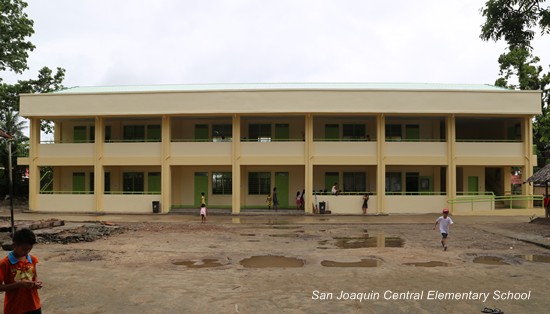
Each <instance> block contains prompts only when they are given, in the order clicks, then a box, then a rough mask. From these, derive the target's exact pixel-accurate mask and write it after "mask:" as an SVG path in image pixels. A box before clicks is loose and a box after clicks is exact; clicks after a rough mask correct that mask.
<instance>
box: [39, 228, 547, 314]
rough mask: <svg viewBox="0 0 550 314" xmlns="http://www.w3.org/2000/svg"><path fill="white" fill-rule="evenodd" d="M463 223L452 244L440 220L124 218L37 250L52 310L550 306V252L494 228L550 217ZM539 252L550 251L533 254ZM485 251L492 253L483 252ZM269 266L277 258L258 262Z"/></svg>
mask: <svg viewBox="0 0 550 314" xmlns="http://www.w3.org/2000/svg"><path fill="white" fill-rule="evenodd" d="M455 222H457V223H455V225H453V226H452V228H451V233H450V236H449V249H448V251H443V250H442V248H441V244H440V243H439V240H440V235H439V233H438V231H434V230H432V226H433V225H432V223H431V222H426V223H414V224H402V223H400V224H391V223H390V224H376V223H369V222H366V223H357V224H324V223H323V222H320V223H316V224H295V223H292V222H289V221H287V220H286V219H285V218H284V217H279V218H274V219H272V220H269V222H267V223H257V224H231V223H225V224H214V223H207V224H204V225H201V224H200V223H199V222H198V221H197V222H187V223H181V222H179V223H168V222H155V223H119V224H120V225H122V226H123V227H125V231H124V232H123V233H120V234H116V235H112V236H110V237H108V238H105V239H101V240H98V241H94V242H83V243H76V244H55V243H54V244H51V243H50V244H37V245H36V246H35V248H34V249H33V254H34V255H36V256H37V257H38V258H39V259H40V261H41V262H40V264H39V267H38V271H39V275H40V277H41V278H42V280H43V281H44V288H43V289H42V290H40V295H41V298H42V305H43V310H44V313H480V311H481V310H483V309H484V308H485V307H490V308H495V307H496V308H499V309H501V310H502V311H504V312H505V313H545V312H547V311H548V307H549V306H550V299H548V297H547V296H548V291H547V289H548V278H550V267H549V265H548V263H547V262H548V259H550V251H549V250H548V249H545V248H543V247H540V246H537V245H534V244H529V243H524V242H521V241H518V240H514V239H511V238H508V237H505V236H502V235H495V234H494V233H493V232H489V231H487V229H491V230H493V231H494V230H496V229H498V230H505V231H507V232H510V231H513V232H522V233H530V234H533V235H537V236H542V237H550V227H549V226H548V225H545V224H530V223H527V222H524V223H484V224H473V223H472V224H460V218H456V219H455ZM401 246H402V247H401ZM533 255H534V256H535V258H534V259H535V260H537V259H546V262H536V261H527V260H525V259H524V257H525V256H527V258H528V259H529V257H530V256H533ZM254 256H267V257H260V258H252V257H254ZM284 257H287V258H288V259H285V258H284ZM480 257H481V259H482V260H483V257H485V259H486V260H488V261H485V262H488V263H492V264H483V263H476V262H474V261H477V260H478V259H479V258H480ZM487 257H490V258H487ZM251 258H252V259H251ZM499 258H500V259H499ZM265 263H273V264H271V265H270V264H265ZM410 263H421V264H418V265H417V266H414V265H411V264H410ZM422 263H427V264H422ZM498 263H501V264H503V265H498ZM266 265H267V266H275V267H258V266H266ZM254 266H256V267H254ZM282 266H293V267H282ZM329 266H336V267H329ZM367 266H371V267H367ZM372 266H374V267H372ZM427 266H433V267H427ZM497 291H498V292H497ZM342 293H344V295H345V296H346V297H347V299H339V297H340V295H341V294H342ZM438 293H440V294H438ZM485 294H487V299H484V298H485V297H484V296H485ZM438 296H440V297H443V298H444V299H443V300H440V299H438ZM415 298H416V299H415ZM503 298H505V299H503ZM522 298H523V300H522Z"/></svg>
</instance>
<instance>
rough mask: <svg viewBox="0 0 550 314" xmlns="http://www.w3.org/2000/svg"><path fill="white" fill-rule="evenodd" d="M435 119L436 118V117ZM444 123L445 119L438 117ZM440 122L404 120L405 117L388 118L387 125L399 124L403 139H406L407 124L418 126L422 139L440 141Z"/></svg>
mask: <svg viewBox="0 0 550 314" xmlns="http://www.w3.org/2000/svg"><path fill="white" fill-rule="evenodd" d="M434 118H435V117H434ZM437 118H438V119H441V121H444V118H442V117H441V118H440V117H437ZM439 123H440V120H425V119H415V118H414V117H410V118H404V117H399V118H396V117H392V116H388V117H386V125H388V124H399V125H401V134H402V135H403V138H406V131H405V130H406V126H407V124H412V125H418V127H419V131H420V138H424V139H439V138H440V130H439Z"/></svg>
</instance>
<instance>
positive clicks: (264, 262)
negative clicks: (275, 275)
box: [239, 255, 306, 268]
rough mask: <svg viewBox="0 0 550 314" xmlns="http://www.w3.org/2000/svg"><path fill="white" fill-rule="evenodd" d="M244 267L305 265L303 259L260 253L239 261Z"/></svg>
mask: <svg viewBox="0 0 550 314" xmlns="http://www.w3.org/2000/svg"><path fill="white" fill-rule="evenodd" d="M239 263H240V264H241V265H243V266H244V267H248V268H267V267H279V268H287V267H303V266H304V265H305V263H306V262H305V260H303V259H299V258H294V257H286V256H277V255H260V256H252V257H249V258H245V259H243V260H241V261H240V262H239Z"/></svg>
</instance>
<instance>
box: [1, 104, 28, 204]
mask: <svg viewBox="0 0 550 314" xmlns="http://www.w3.org/2000/svg"><path fill="white" fill-rule="evenodd" d="M25 127H26V122H25V121H24V120H22V119H21V117H20V116H19V113H18V112H17V111H14V110H13V109H7V110H4V111H2V112H1V113H0V129H2V130H3V131H4V132H6V133H8V134H10V135H11V136H13V138H14V139H13V140H10V141H9V142H11V145H12V147H11V149H12V165H13V169H14V171H13V186H14V191H17V192H16V194H23V193H26V192H28V191H22V190H21V187H22V185H23V175H24V173H25V170H26V169H25V168H24V167H18V166H17V157H23V156H27V155H28V154H27V152H28V147H29V145H28V142H29V138H28V137H27V136H25V134H24V133H23V130H24V129H25ZM9 142H8V141H7V140H3V141H0V166H1V167H2V168H3V169H5V170H7V169H8V167H9V162H8V158H9V157H8V143H9ZM7 174H8V171H3V173H2V176H3V178H4V180H2V182H5V183H2V184H1V185H2V186H5V187H6V189H4V188H2V189H1V190H2V191H4V190H5V191H7V186H8V180H9V178H8V175H7ZM4 184H5V185H4Z"/></svg>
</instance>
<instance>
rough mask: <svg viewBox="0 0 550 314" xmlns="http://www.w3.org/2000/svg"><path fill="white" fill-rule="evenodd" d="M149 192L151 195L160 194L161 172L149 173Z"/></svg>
mask: <svg viewBox="0 0 550 314" xmlns="http://www.w3.org/2000/svg"><path fill="white" fill-rule="evenodd" d="M147 190H148V191H149V193H151V194H160V172H149V174H148V175H147Z"/></svg>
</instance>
